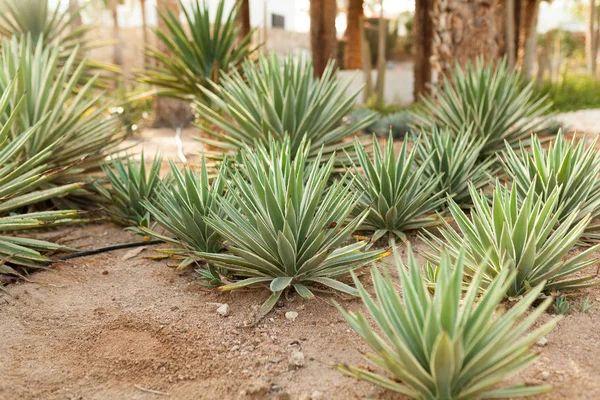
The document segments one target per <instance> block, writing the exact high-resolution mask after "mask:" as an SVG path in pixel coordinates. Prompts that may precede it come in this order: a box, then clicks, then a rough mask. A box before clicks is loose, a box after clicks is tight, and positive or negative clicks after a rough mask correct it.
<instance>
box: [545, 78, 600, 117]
mask: <svg viewBox="0 0 600 400" xmlns="http://www.w3.org/2000/svg"><path fill="white" fill-rule="evenodd" d="M536 91H537V92H538V93H539V95H540V96H546V97H547V98H548V101H549V102H551V103H552V110H555V111H559V112H566V111H576V110H582V109H588V108H600V81H598V79H596V78H595V77H592V76H589V75H575V74H572V75H571V74H569V75H566V76H565V77H564V78H563V79H562V81H561V82H560V83H552V82H551V81H544V82H543V84H542V85H541V86H537V87H536Z"/></svg>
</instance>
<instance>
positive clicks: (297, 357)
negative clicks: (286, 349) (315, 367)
mask: <svg viewBox="0 0 600 400" xmlns="http://www.w3.org/2000/svg"><path fill="white" fill-rule="evenodd" d="M288 362H289V367H290V369H295V368H300V367H303V366H304V353H303V352H301V351H294V352H292V354H291V355H290V359H289V361H288Z"/></svg>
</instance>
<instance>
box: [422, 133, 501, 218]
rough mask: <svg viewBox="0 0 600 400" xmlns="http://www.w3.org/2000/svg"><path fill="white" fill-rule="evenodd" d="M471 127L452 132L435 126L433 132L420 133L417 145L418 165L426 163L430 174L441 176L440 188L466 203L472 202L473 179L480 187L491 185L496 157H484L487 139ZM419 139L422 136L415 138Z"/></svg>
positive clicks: (438, 186)
mask: <svg viewBox="0 0 600 400" xmlns="http://www.w3.org/2000/svg"><path fill="white" fill-rule="evenodd" d="M471 131H472V130H471V128H463V129H461V130H460V132H458V133H457V134H456V136H454V135H452V134H451V133H450V132H448V131H442V130H441V129H439V128H438V127H437V126H433V129H432V130H431V131H430V132H423V133H422V134H421V136H420V144H421V145H420V146H416V147H415V148H416V151H417V157H416V158H415V161H416V164H417V165H424V166H425V169H424V170H423V174H424V176H425V177H426V178H441V179H439V180H438V184H437V190H438V191H441V192H444V193H445V194H446V195H447V196H450V197H452V198H453V199H454V201H456V203H458V204H460V205H461V206H462V207H464V206H466V205H469V204H470V196H469V182H470V183H471V184H473V186H474V187H475V188H476V189H481V188H483V187H485V186H486V185H488V183H489V182H490V180H491V175H490V173H492V172H493V164H494V162H495V160H494V159H493V158H488V159H487V160H485V161H483V162H481V161H480V153H481V150H482V147H483V144H484V143H483V142H482V141H481V140H479V139H478V138H477V137H474V135H473V134H472V133H471ZM415 139H416V141H419V138H415Z"/></svg>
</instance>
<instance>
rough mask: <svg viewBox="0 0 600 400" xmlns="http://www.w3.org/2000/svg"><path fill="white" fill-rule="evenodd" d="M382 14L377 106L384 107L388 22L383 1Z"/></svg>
mask: <svg viewBox="0 0 600 400" xmlns="http://www.w3.org/2000/svg"><path fill="white" fill-rule="evenodd" d="M380 10H381V13H380V14H379V32H378V33H379V37H378V38H377V85H376V87H375V90H376V91H377V105H378V106H379V107H382V106H383V104H384V103H385V96H384V89H385V69H386V63H387V60H386V59H385V39H386V38H387V21H386V20H385V19H384V18H383V0H381V9H380Z"/></svg>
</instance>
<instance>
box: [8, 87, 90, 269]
mask: <svg viewBox="0 0 600 400" xmlns="http://www.w3.org/2000/svg"><path fill="white" fill-rule="evenodd" d="M15 89H16V81H12V82H10V83H9V85H8V86H7V87H6V88H5V90H4V91H3V93H2V96H1V97H0V114H3V115H8V118H7V119H6V120H5V121H3V122H2V123H1V124H0V260H2V262H0V270H1V272H2V273H14V274H18V272H17V271H16V270H14V269H13V267H15V266H19V267H40V266H42V265H44V264H46V263H47V262H48V261H49V259H48V258H47V257H46V256H45V255H43V254H42V253H41V252H44V251H56V250H60V249H63V250H66V249H65V248H63V247H62V246H59V245H56V244H54V243H50V242H46V241H42V240H35V239H30V238H24V237H17V236H15V235H14V233H15V232H21V231H24V230H29V229H34V228H45V227H51V226H58V225H63V224H67V223H72V222H75V221H76V220H79V222H81V219H80V217H79V213H78V212H77V211H73V210H65V211H44V212H37V213H26V212H27V209H28V207H29V206H31V205H33V204H36V203H39V202H42V201H46V200H48V199H53V198H57V197H61V196H64V195H66V194H68V193H70V192H72V191H74V190H78V189H81V188H82V186H83V184H82V183H71V184H68V185H62V186H55V187H53V188H50V189H42V187H43V186H44V184H45V183H46V182H48V181H49V180H52V179H54V178H55V177H56V176H58V175H60V174H62V173H64V170H63V169H61V168H53V167H52V166H50V165H49V164H48V161H49V160H50V159H51V157H52V153H53V150H54V148H53V147H47V148H44V149H41V150H40V151H39V152H38V153H37V154H35V155H34V156H33V157H29V158H24V157H21V156H19V155H20V154H21V153H22V150H23V148H24V147H26V146H27V145H28V144H29V143H30V141H31V139H32V137H34V136H35V135H36V134H37V131H38V130H39V129H40V127H41V124H42V123H43V119H42V120H41V121H40V122H38V123H37V124H36V125H34V126H32V127H31V128H29V129H28V130H26V131H22V132H21V133H20V134H18V135H17V134H16V133H15V128H16V125H17V124H16V121H17V119H18V116H19V112H20V108H21V107H23V106H24V103H23V99H22V98H21V100H18V101H17V102H16V105H15V106H14V108H13V110H12V111H11V110H10V102H11V99H12V97H13V96H14V95H15V93H16V92H17V90H15ZM18 213H20V214H18ZM7 260H8V261H9V262H10V265H9V264H7V263H6V261H7ZM11 266H12V267H11Z"/></svg>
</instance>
